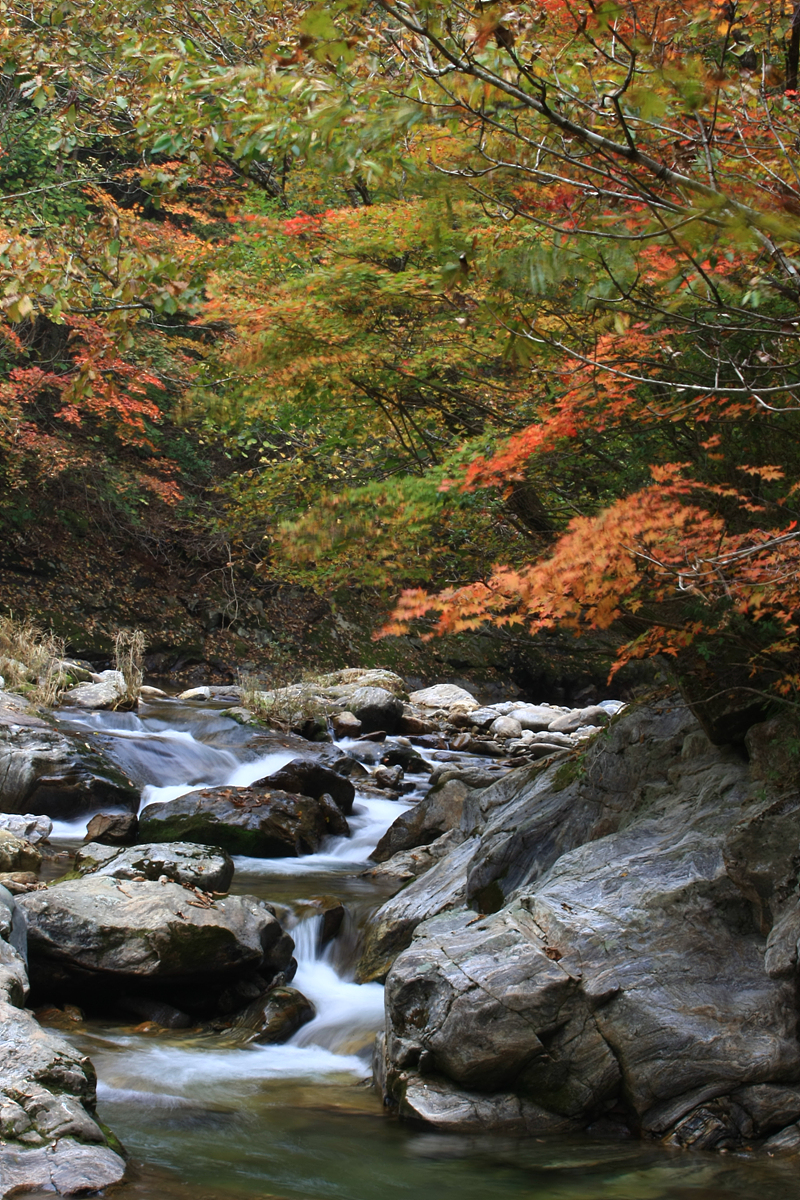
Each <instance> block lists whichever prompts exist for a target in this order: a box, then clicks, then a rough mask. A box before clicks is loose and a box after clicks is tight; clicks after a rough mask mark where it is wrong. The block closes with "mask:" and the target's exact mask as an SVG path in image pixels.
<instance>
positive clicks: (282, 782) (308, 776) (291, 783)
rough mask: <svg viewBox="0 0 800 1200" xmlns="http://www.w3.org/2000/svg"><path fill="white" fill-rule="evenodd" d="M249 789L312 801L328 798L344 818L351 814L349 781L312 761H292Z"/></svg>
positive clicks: (295, 759)
mask: <svg viewBox="0 0 800 1200" xmlns="http://www.w3.org/2000/svg"><path fill="white" fill-rule="evenodd" d="M253 786H254V787H259V788H275V789H277V790H282V791H284V792H293V793H294V794H296V795H301V796H311V797H312V799H314V800H319V798H320V796H324V795H328V796H330V798H331V799H332V800H333V801H334V803H335V804H337V805H338V806H339V808H340V809H341V810H342V812H343V813H344V814H345V816H348V815H349V814H350V813H351V812H352V811H353V800H354V798H355V794H356V789H355V788H354V787H353V785H352V783H351V782H350V780H349V779H347V778H345V776H343V775H340V774H339V773H338V772H336V771H333V770H331V768H330V767H327V766H325V764H324V763H321V762H319V761H318V760H317V759H313V758H293V759H292V761H291V762H288V763H286V765H285V766H284V767H281V768H280V769H279V770H278V771H273V773H272V774H271V775H268V776H266V778H264V779H259V780H257V782H256V783H255V784H254V785H253Z"/></svg>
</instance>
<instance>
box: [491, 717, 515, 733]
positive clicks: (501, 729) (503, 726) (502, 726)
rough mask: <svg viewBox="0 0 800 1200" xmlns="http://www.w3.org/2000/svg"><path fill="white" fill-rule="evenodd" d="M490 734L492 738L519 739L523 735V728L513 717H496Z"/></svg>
mask: <svg viewBox="0 0 800 1200" xmlns="http://www.w3.org/2000/svg"><path fill="white" fill-rule="evenodd" d="M489 733H490V734H491V735H492V737H501V738H518V737H519V735H520V734H521V733H522V726H521V725H520V723H519V721H515V720H514V718H513V717H496V718H495V720H494V721H492V723H491V725H490V726H489Z"/></svg>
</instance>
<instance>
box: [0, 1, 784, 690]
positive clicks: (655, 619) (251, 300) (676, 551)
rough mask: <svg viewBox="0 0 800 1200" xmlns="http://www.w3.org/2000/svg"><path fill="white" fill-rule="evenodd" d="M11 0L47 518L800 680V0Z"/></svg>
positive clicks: (767, 686)
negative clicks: (616, 636)
mask: <svg viewBox="0 0 800 1200" xmlns="http://www.w3.org/2000/svg"><path fill="white" fill-rule="evenodd" d="M0 21H1V22H2V26H1V27H2V32H3V55H4V63H3V81H2V100H1V101H0V149H1V150H2V156H0V195H1V196H2V200H3V207H2V215H1V216H0V222H2V230H1V231H0V233H1V234H2V246H0V271H1V272H2V282H1V285H0V296H1V297H2V299H1V300H0V306H1V307H2V325H0V334H2V356H3V364H2V366H3V375H2V383H0V448H1V449H2V462H1V463H0V470H1V471H2V494H1V495H0V521H2V524H3V527H4V532H5V534H6V536H7V537H8V538H9V539H11V540H13V539H17V540H19V541H23V540H25V539H26V538H30V537H31V536H33V533H32V531H34V530H35V529H36V527H37V525H38V524H39V523H40V522H41V521H42V519H43V513H46V512H49V511H50V510H51V509H52V507H53V505H54V503H55V504H56V506H58V507H59V508H60V509H61V510H62V511H67V512H70V513H71V514H72V517H71V519H72V521H73V522H75V523H78V524H80V522H84V523H89V524H92V523H93V524H94V525H95V526H96V527H98V528H101V527H102V528H105V529H110V530H125V531H126V534H127V535H129V536H132V537H139V538H141V539H143V541H145V542H148V543H149V544H155V543H159V544H161V543H163V544H164V545H168V544H169V543H170V540H171V539H174V538H182V539H183V540H184V541H187V540H188V541H192V540H194V541H195V542H196V543H197V544H198V545H199V544H204V545H208V544H219V545H223V546H224V547H225V548H226V550H225V553H226V555H228V556H229V559H230V562H231V563H232V564H236V563H238V564H247V565H248V569H250V570H254V571H256V572H262V573H263V574H264V576H265V577H267V576H271V577H280V578H283V579H291V580H296V581H298V582H300V583H302V584H304V585H307V586H310V587H312V588H314V589H315V590H317V591H319V592H332V591H335V589H337V588H342V587H350V588H377V589H382V590H383V591H384V592H385V593H386V594H387V595H391V596H393V597H395V598H396V601H397V603H396V608H395V612H394V616H393V618H392V620H391V622H390V623H389V625H388V626H387V631H388V632H395V633H397V632H403V631H405V630H407V629H409V628H410V627H416V625H415V623H416V622H419V621H420V620H422V621H423V626H422V628H424V629H427V630H428V631H431V630H434V631H441V632H457V631H460V630H465V629H474V628H477V627H480V626H481V625H482V624H483V623H485V622H487V621H488V622H492V623H495V624H498V623H499V624H505V625H514V624H519V625H522V626H525V627H526V628H529V629H532V630H538V629H548V628H553V627H557V628H564V627H568V628H573V629H575V630H576V631H586V630H596V629H609V628H613V629H616V630H618V631H621V642H622V648H621V650H620V656H619V660H618V661H619V662H620V663H623V662H626V661H628V660H629V659H630V658H632V657H634V658H635V657H646V656H652V655H655V654H667V655H670V656H672V657H673V658H677V659H679V660H680V659H681V657H682V656H684V657H685V656H686V655H690V656H694V660H697V661H700V662H706V663H708V662H710V661H712V660H714V659H716V658H717V657H719V656H720V655H722V656H723V657H724V656H726V655H727V656H728V657H729V658H730V659H731V661H733V662H735V663H736V664H737V665H738V666H739V667H740V668H741V669H742V670H743V671H744V672H745V675H748V676H749V677H750V678H751V679H752V687H753V689H754V690H756V691H758V690H762V691H763V690H773V691H774V692H775V694H776V695H782V696H784V697H786V698H788V699H793V698H794V697H795V696H796V693H797V690H798V687H800V666H799V665H798V661H797V630H798V622H799V621H800V580H799V578H798V566H799V565H800V563H799V560H798V537H800V529H798V527H797V519H798V503H800V501H799V500H798V487H800V484H799V483H798V480H800V473H799V472H798V464H799V463H800V444H799V442H798V438H800V421H798V413H799V412H800V396H799V395H798V384H800V307H799V302H800V256H798V243H799V242H800V224H799V223H798V215H799V214H800V175H798V157H799V156H800V141H798V116H800V93H798V60H799V59H800V3H799V2H798V0H793V2H791V3H788V2H785V0H784V2H782V3H770V2H767V0H754V2H753V3H749V4H748V3H743V2H739V3H732V2H731V0H725V2H724V3H722V4H709V3H695V2H694V0H684V2H683V3H677V2H673V0H667V2H666V3H660V4H656V3H651V2H650V0H648V2H646V3H639V2H636V3H629V4H624V3H617V0H602V2H601V3H594V2H592V0H589V2H588V3H587V4H586V5H585V6H582V7H581V6H576V5H573V4H571V3H568V2H563V0H542V2H541V3H533V4H520V5H517V6H513V5H511V4H505V3H502V2H493V0H476V3H474V4H464V5H462V4H458V3H437V4H432V3H426V2H418V3H409V4H405V3H390V2H386V3H381V2H378V3H362V2H359V0H351V2H347V0H334V2H333V3H327V4H324V5H315V4H284V3H281V4H278V3H267V2H262V3H251V2H249V0H240V2H236V3H234V2H225V3H223V2H221V3H211V2H205V3H197V4H193V3H180V2H176V3H172V4H163V3H155V2H153V3H146V2H145V3H141V2H139V0H137V2H136V3H134V2H133V0H117V2H116V3H114V4H113V5H112V4H110V3H107V2H106V0H98V2H93V3H82V2H75V3H72V2H69V0H64V2H62V3H46V2H44V0H32V2H30V3H27V4H25V5H24V6H23V5H17V4H15V3H9V2H6V3H2V4H0ZM401 592H402V594H400V593H401ZM431 614H433V617H434V622H433V624H431Z"/></svg>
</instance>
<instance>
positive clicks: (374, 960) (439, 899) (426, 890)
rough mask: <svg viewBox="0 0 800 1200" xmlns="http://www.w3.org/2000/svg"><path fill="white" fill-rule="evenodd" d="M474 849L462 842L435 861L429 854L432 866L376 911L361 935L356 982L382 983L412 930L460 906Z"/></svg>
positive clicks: (410, 936) (462, 901) (463, 898)
mask: <svg viewBox="0 0 800 1200" xmlns="http://www.w3.org/2000/svg"><path fill="white" fill-rule="evenodd" d="M451 836H452V835H451ZM453 840H454V841H455V838H454V839H453ZM474 849H475V846H474V843H472V842H463V843H457V844H456V847H455V849H453V850H450V852H449V853H447V854H446V855H445V856H444V857H443V858H441V859H439V860H438V861H436V860H435V859H434V858H433V855H431V861H433V866H429V869H427V870H426V871H425V873H424V874H423V875H421V876H420V878H418V879H415V880H414V881H413V882H412V883H409V884H408V886H407V887H404V888H403V890H402V891H401V892H400V893H399V894H398V895H397V896H395V897H394V898H393V899H392V900H389V901H388V902H387V903H386V904H383V905H382V906H381V907H380V908H379V909H378V911H377V912H376V913H375V915H374V916H373V917H372V919H371V920H370V922H369V924H368V926H367V928H366V931H365V934H364V946H363V949H362V953H361V958H360V960H359V963H358V966H357V968H356V978H357V980H358V982H359V983H370V982H373V981H378V982H382V981H383V980H384V979H385V978H386V976H387V974H388V972H389V969H390V967H391V965H392V963H393V962H394V960H395V959H396V958H397V956H398V954H400V952H401V951H402V950H404V949H405V948H406V947H407V946H408V945H410V943H411V939H412V937H413V935H414V930H415V929H416V928H417V926H418V925H420V924H421V922H423V921H425V920H426V918H428V917H429V916H430V914H431V913H443V912H449V911H450V910H451V909H455V908H462V907H463V906H464V904H465V903H466V879H465V875H466V866H467V863H468V862H469V860H470V858H471V857H472V854H473V852H474ZM389 861H392V860H389Z"/></svg>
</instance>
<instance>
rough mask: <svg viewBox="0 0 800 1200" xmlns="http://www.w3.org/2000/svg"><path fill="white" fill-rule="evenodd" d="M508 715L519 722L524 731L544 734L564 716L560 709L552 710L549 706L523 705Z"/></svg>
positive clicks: (513, 709)
mask: <svg viewBox="0 0 800 1200" xmlns="http://www.w3.org/2000/svg"><path fill="white" fill-rule="evenodd" d="M506 715H507V716H509V717H513V719H514V720H515V721H519V723H520V725H521V726H522V728H523V729H530V730H532V731H533V733H542V732H543V731H544V730H545V729H549V728H550V725H551V723H552V722H553V721H555V720H557V719H558V718H559V717H561V716H563V713H562V711H561V709H560V708H550V706H549V705H547V704H522V705H519V706H518V707H517V708H512V709H511V711H510V712H509V713H507V714H506Z"/></svg>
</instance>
